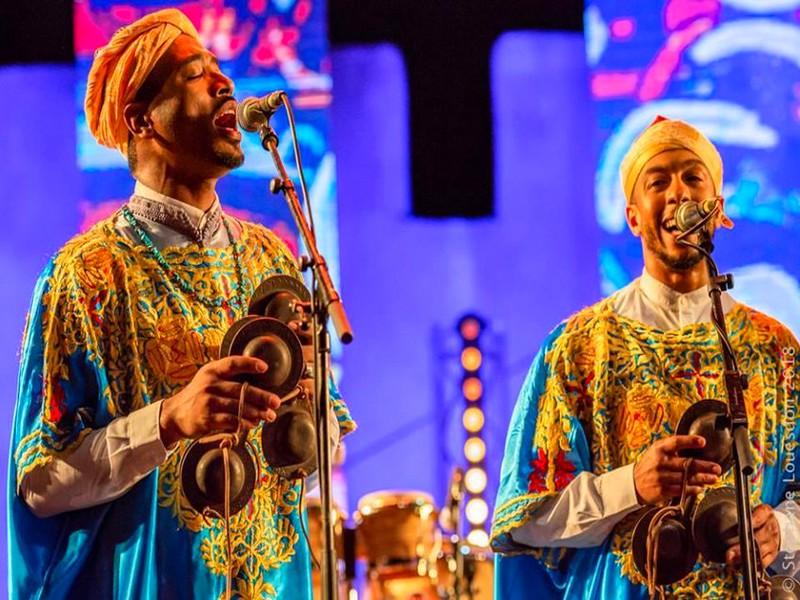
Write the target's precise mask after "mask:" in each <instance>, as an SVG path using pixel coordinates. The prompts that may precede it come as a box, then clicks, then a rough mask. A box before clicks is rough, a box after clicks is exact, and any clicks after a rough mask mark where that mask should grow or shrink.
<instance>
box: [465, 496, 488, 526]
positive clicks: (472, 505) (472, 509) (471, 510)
mask: <svg viewBox="0 0 800 600" xmlns="http://www.w3.org/2000/svg"><path fill="white" fill-rule="evenodd" d="M464 514H466V515H467V521H469V522H470V523H472V524H473V525H483V524H484V523H486V519H488V518H489V505H488V504H486V500H484V499H483V498H472V499H470V501H469V502H467V508H466V509H464Z"/></svg>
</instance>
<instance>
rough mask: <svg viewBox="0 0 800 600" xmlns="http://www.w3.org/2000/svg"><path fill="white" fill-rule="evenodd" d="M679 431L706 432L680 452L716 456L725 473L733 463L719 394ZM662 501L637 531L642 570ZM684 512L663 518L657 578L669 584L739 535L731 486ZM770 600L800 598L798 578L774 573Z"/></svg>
mask: <svg viewBox="0 0 800 600" xmlns="http://www.w3.org/2000/svg"><path fill="white" fill-rule="evenodd" d="M675 433H676V434H677V435H699V436H702V437H703V438H705V440H706V443H705V445H704V446H703V447H702V448H694V449H689V450H683V451H681V452H679V454H680V455H681V456H685V457H691V458H696V459H699V460H706V461H711V462H715V463H717V464H719V465H720V467H721V469H722V472H723V473H725V472H727V471H728V469H730V468H731V466H732V465H733V436H732V432H731V423H730V417H729V413H728V405H727V404H726V403H725V402H721V401H719V400H701V401H700V402H697V403H695V404H693V405H692V406H690V407H689V408H688V409H687V410H686V412H684V414H683V415H682V416H681V420H680V421H679V423H678V427H677V428H676V431H675ZM658 510H659V507H653V508H649V509H647V510H646V511H645V512H644V514H643V515H642V516H641V517H640V518H639V521H638V522H637V523H636V526H635V527H634V531H633V540H632V546H633V559H634V564H635V565H636V568H637V569H638V570H639V572H640V573H641V574H642V575H644V576H646V563H647V536H648V532H649V529H650V524H651V522H652V520H653V517H654V516H655V514H656V512H657V511H658ZM686 513H688V514H681V515H680V516H676V517H670V518H667V519H664V521H663V523H662V525H661V531H660V534H659V539H658V546H657V548H656V549H655V551H656V561H657V565H658V569H657V572H656V584H657V585H668V584H671V583H675V582H676V581H680V580H681V579H683V578H684V577H686V576H687V575H688V574H689V573H690V572H691V571H692V569H693V568H694V565H695V564H696V563H697V561H698V559H699V558H700V556H702V558H703V560H704V561H707V562H716V563H723V562H725V554H726V553H727V551H728V548H730V546H732V545H734V544H736V543H737V542H738V539H739V516H738V513H737V509H736V490H735V489H734V488H732V487H720V488H714V489H711V490H709V491H708V492H706V494H705V495H704V496H703V499H702V500H701V501H700V502H699V503H698V504H697V505H694V503H693V502H690V503H689V504H688V505H687V510H686ZM769 583H770V587H771V591H769V592H768V594H769V595H768V596H762V597H763V598H765V600H766V599H772V600H800V583H798V582H797V580H795V579H794V578H792V577H787V576H774V577H771V578H770V579H769Z"/></svg>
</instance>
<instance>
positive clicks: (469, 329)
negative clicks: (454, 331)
mask: <svg viewBox="0 0 800 600" xmlns="http://www.w3.org/2000/svg"><path fill="white" fill-rule="evenodd" d="M458 332H459V333H460V334H461V337H462V338H464V339H465V340H467V341H468V342H472V341H475V340H477V339H478V336H479V335H480V334H481V322H480V320H479V319H478V318H476V317H472V316H469V317H464V318H463V319H461V322H460V323H459V325H458Z"/></svg>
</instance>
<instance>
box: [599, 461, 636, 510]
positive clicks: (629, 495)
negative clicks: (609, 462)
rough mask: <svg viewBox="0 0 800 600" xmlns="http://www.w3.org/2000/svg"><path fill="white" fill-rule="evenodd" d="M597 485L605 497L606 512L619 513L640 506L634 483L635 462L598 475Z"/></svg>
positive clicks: (601, 495)
mask: <svg viewBox="0 0 800 600" xmlns="http://www.w3.org/2000/svg"><path fill="white" fill-rule="evenodd" d="M595 486H596V487H597V490H598V492H599V493H600V497H601V498H602V499H603V513H604V514H606V515H609V516H611V515H618V514H621V513H628V512H630V511H631V509H634V508H639V500H638V498H637V497H636V485H635V484H634V483H633V464H630V465H625V466H624V467H619V468H617V469H614V470H613V471H609V472H608V473H603V474H602V475H598V476H597V478H596V479H595Z"/></svg>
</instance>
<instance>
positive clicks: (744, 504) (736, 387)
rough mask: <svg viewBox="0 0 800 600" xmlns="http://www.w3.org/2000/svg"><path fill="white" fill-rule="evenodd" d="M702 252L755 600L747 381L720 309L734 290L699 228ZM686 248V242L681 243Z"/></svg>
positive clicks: (748, 592) (749, 596) (749, 599)
mask: <svg viewBox="0 0 800 600" xmlns="http://www.w3.org/2000/svg"><path fill="white" fill-rule="evenodd" d="M699 235H700V244H699V247H700V248H701V249H702V253H703V255H704V256H705V261H706V267H707V269H708V279H709V282H708V295H709V297H710V298H711V320H712V322H713V323H714V327H715V328H716V330H717V335H718V337H719V342H720V346H721V347H722V357H723V360H724V365H725V389H726V390H727V394H728V411H729V413H730V419H731V434H732V437H733V456H734V461H735V462H734V481H735V484H736V510H737V513H738V519H739V545H740V547H741V549H742V570H743V575H744V597H745V599H746V600H758V597H759V595H758V575H757V564H756V556H757V554H756V546H755V540H754V538H753V521H752V515H751V512H750V476H751V475H752V474H753V471H754V466H753V454H752V452H751V451H750V434H749V431H748V427H747V408H746V406H745V403H744V390H745V389H747V378H746V377H745V376H744V375H743V374H742V373H741V372H740V371H739V367H738V365H737V363H736V355H735V354H734V352H733V348H732V346H731V343H730V340H729V339H728V330H727V327H726V326H725V314H724V312H723V310H722V292H723V291H726V290H729V289H731V288H732V287H733V276H732V275H731V274H729V273H728V274H723V275H720V274H719V271H718V270H717V265H716V264H715V263H714V260H713V259H712V258H711V253H712V252H713V251H714V244H713V243H712V242H711V237H710V236H709V234H708V232H707V231H706V228H705V227H702V228H701V229H700V232H699ZM684 243H685V244H687V245H693V244H689V243H687V242H684Z"/></svg>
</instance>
